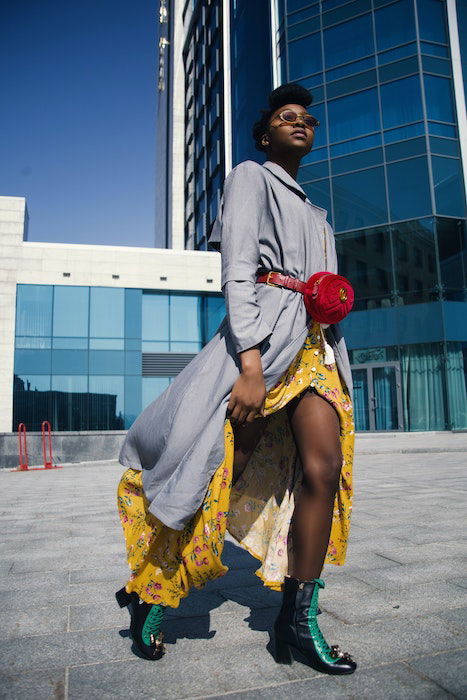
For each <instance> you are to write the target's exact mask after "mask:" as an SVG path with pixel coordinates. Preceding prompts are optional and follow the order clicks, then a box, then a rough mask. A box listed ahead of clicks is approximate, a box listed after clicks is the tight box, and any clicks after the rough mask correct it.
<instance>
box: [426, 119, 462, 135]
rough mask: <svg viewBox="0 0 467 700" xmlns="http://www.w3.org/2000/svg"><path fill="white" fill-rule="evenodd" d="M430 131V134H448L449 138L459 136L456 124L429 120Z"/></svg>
mask: <svg viewBox="0 0 467 700" xmlns="http://www.w3.org/2000/svg"><path fill="white" fill-rule="evenodd" d="M428 131H429V132H430V134H436V135H437V136H447V137H448V138H453V139H455V138H456V137H457V129H456V127H455V126H450V125H449V124H438V123H436V122H428Z"/></svg>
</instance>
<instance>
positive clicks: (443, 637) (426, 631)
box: [319, 613, 467, 668]
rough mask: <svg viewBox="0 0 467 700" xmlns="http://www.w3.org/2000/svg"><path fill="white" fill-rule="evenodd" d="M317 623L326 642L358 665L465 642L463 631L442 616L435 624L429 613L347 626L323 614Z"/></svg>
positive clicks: (368, 664)
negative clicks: (349, 656)
mask: <svg viewBox="0 0 467 700" xmlns="http://www.w3.org/2000/svg"><path fill="white" fill-rule="evenodd" d="M319 624H320V627H321V629H322V631H323V634H324V636H325V638H326V639H327V641H328V642H329V644H336V643H337V644H339V646H340V647H341V648H342V649H343V650H344V651H348V652H349V653H350V654H351V655H352V656H353V657H354V658H355V660H356V661H357V663H358V664H359V665H360V667H361V668H364V667H368V666H374V665H377V664H382V663H390V662H392V661H400V660H404V659H407V658H409V657H413V656H422V655H427V654H435V653H437V652H441V651H448V650H449V649H459V648H462V647H463V646H465V644H466V643H467V640H466V634H465V633H463V632H461V631H460V630H458V629H457V628H455V627H454V626H453V625H452V623H450V622H448V621H445V620H442V619H441V618H439V619H437V624H436V625H434V624H433V616H432V615H428V616H426V617H414V618H412V619H411V620H410V621H409V622H408V621H407V620H405V619H386V620H376V621H375V622H371V623H366V624H359V625H346V624H345V623H343V622H341V621H339V620H337V619H333V618H332V617H331V616H330V615H327V614H326V613H323V615H321V616H320V618H319Z"/></svg>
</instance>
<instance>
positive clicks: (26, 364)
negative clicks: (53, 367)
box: [15, 348, 51, 375]
mask: <svg viewBox="0 0 467 700" xmlns="http://www.w3.org/2000/svg"><path fill="white" fill-rule="evenodd" d="M50 358H51V352H50V350H42V349H39V348H35V349H32V348H31V349H28V348H17V349H16V350H15V374H36V375H37V374H50V361H51V360H50Z"/></svg>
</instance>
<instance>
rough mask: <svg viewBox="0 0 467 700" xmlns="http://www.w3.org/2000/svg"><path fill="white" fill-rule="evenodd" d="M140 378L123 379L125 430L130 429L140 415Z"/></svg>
mask: <svg viewBox="0 0 467 700" xmlns="http://www.w3.org/2000/svg"><path fill="white" fill-rule="evenodd" d="M141 385H142V378H141V376H139V377H125V429H128V428H130V427H131V425H132V424H133V423H134V421H135V420H136V418H137V417H138V416H139V414H140V413H141V401H142V386H141Z"/></svg>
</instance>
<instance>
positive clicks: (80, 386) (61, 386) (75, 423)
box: [51, 376, 93, 430]
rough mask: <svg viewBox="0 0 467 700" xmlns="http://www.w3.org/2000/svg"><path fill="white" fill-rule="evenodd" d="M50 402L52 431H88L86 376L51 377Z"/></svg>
mask: <svg viewBox="0 0 467 700" xmlns="http://www.w3.org/2000/svg"><path fill="white" fill-rule="evenodd" d="M51 400H52V429H53V430H87V429H88V378H87V377H86V376H81V377H77V376H60V377H52V395H51ZM90 429H91V430H92V429H93V428H92V427H91V428H90Z"/></svg>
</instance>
